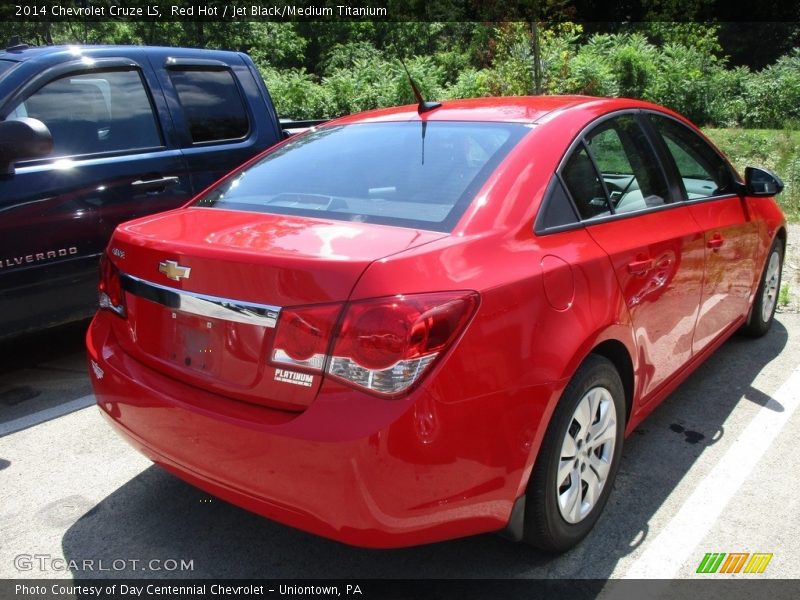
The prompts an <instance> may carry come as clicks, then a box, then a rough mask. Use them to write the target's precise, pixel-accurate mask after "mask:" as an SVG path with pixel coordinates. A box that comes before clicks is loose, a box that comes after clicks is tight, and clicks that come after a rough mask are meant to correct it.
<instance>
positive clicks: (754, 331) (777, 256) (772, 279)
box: [742, 238, 783, 337]
mask: <svg viewBox="0 0 800 600" xmlns="http://www.w3.org/2000/svg"><path fill="white" fill-rule="evenodd" d="M782 270H783V242H782V241H781V240H780V239H778V238H776V239H775V241H774V242H772V246H771V247H770V249H769V254H767V263H766V264H765V265H764V272H763V273H762V274H761V281H760V282H759V284H758V291H757V292H756V297H755V299H754V300H753V307H752V308H751V309H750V315H749V317H748V318H747V323H745V324H744V326H742V332H743V333H745V334H746V335H749V336H751V337H761V336H762V335H764V334H765V333H767V332H768V331H769V328H770V326H771V325H772V321H773V318H774V317H775V308H776V306H777V305H778V294H779V293H780V289H781V271H782Z"/></svg>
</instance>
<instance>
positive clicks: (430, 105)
mask: <svg viewBox="0 0 800 600" xmlns="http://www.w3.org/2000/svg"><path fill="white" fill-rule="evenodd" d="M397 58H398V60H399V61H400V64H401V65H403V69H405V72H406V75H407V76H408V82H409V83H410V84H411V90H412V91H413V92H414V98H416V99H417V112H418V113H419V114H422V113H424V112H428V111H429V110H433V109H434V108H439V107H440V106H441V105H442V103H441V102H431V101H428V100H425V98H423V97H422V94H421V93H420V91H419V88H418V87H417V84H416V83H415V82H414V80H413V79H411V73H409V72H408V67H406V63H404V62H403V59H402V58H400V57H399V56H398V57H397Z"/></svg>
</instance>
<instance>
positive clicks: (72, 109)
mask: <svg viewBox="0 0 800 600" xmlns="http://www.w3.org/2000/svg"><path fill="white" fill-rule="evenodd" d="M20 117H32V118H34V119H39V120H40V121H42V122H43V123H44V124H45V125H47V127H48V129H50V133H51V134H52V136H53V153H52V155H51V156H52V157H62V156H80V155H85V154H98V153H104V152H119V151H126V150H136V149H143V148H152V147H158V146H161V135H160V133H159V130H158V126H157V124H156V118H155V115H154V114H153V109H152V106H151V104H150V99H149V97H148V95H147V92H146V91H145V88H144V85H143V83H142V80H141V77H140V75H139V73H138V72H137V71H106V72H96V73H82V74H79V75H67V76H65V77H61V78H59V79H55V80H53V81H50V82H49V83H47V84H45V85H44V86H42V87H41V88H39V89H38V90H37V91H35V92H34V93H33V94H31V95H30V96H28V97H27V98H26V99H25V100H24V101H23V102H20V103H19V104H18V105H17V106H15V107H14V108H13V109H12V111H11V113H10V115H9V118H11V119H14V118H20Z"/></svg>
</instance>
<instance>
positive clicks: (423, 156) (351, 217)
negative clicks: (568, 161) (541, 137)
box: [197, 122, 530, 231]
mask: <svg viewBox="0 0 800 600" xmlns="http://www.w3.org/2000/svg"><path fill="white" fill-rule="evenodd" d="M529 131H530V129H529V128H527V127H526V126H524V125H520V124H516V123H514V124H506V123H468V122H427V123H426V122H422V123H419V122H400V123H362V124H353V125H344V126H333V127H323V128H320V129H319V130H317V131H309V132H307V133H304V134H301V135H298V136H296V137H294V138H292V139H291V140H289V141H288V142H287V143H286V144H284V145H283V146H281V147H279V148H277V149H276V150H274V151H273V152H270V153H269V154H267V155H266V156H264V157H263V158H262V159H261V160H260V161H258V162H257V163H255V164H253V165H251V166H249V167H248V168H247V169H246V170H244V171H242V172H240V173H238V174H237V175H236V176H235V177H234V178H232V179H229V180H227V181H224V182H223V183H222V184H220V185H219V186H217V187H215V188H213V189H212V190H211V191H209V192H208V193H207V194H205V195H204V196H202V197H201V198H199V199H198V200H197V205H198V206H206V207H220V208H234V209H238V210H248V211H256V212H266V213H273V214H297V215H310V216H315V217H323V218H328V219H335V220H341V221H358V222H367V223H385V224H391V225H400V226H409V227H423V228H425V229H430V230H434V231H449V230H451V229H452V227H453V226H454V225H455V223H456V221H457V219H458V218H459V217H460V216H461V214H463V212H464V210H465V209H466V207H467V206H468V205H469V203H470V202H472V199H473V198H474V196H475V194H476V193H477V192H478V190H479V189H480V186H481V185H482V184H483V182H485V181H486V179H487V178H488V177H489V175H490V174H491V173H492V171H493V170H494V169H495V168H496V167H497V165H498V164H499V163H500V161H501V160H502V159H503V157H505V156H506V154H507V153H508V152H509V150H510V149H511V148H512V147H513V146H514V145H515V144H516V143H517V142H518V141H519V140H520V139H521V138H522V136H524V135H525V134H526V133H527V132H529Z"/></svg>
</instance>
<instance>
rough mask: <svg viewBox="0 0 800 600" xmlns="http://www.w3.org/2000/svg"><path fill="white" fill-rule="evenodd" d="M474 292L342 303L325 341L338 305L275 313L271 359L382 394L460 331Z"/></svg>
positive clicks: (409, 380)
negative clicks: (335, 330) (337, 324)
mask: <svg viewBox="0 0 800 600" xmlns="http://www.w3.org/2000/svg"><path fill="white" fill-rule="evenodd" d="M477 305H478V295H477V294H476V293H475V292H438V293H432V294H413V295H406V296H392V297H389V298H375V299H371V300H364V301H359V302H353V303H350V304H348V305H347V308H346V310H345V313H344V316H343V317H342V320H341V323H340V325H339V327H338V331H337V333H336V335H335V339H334V342H333V346H332V349H331V350H330V354H328V345H329V343H330V339H331V334H332V333H333V330H334V326H335V323H336V319H337V316H338V313H339V310H340V308H341V305H338V304H337V305H320V306H316V307H301V308H293V309H284V310H282V311H281V315H280V320H279V323H278V330H277V333H276V337H275V345H274V350H273V352H272V362H273V363H275V364H280V365H292V366H295V367H299V368H303V369H308V370H311V371H317V372H322V371H323V370H325V371H326V372H327V373H328V374H329V375H332V376H334V377H336V378H338V379H341V380H343V381H345V382H347V383H349V384H351V385H354V386H357V387H360V388H364V389H367V390H370V391H372V392H376V393H379V394H382V395H389V396H391V395H395V394H399V393H401V392H404V391H406V390H407V389H408V388H410V387H411V386H412V385H413V384H414V383H416V382H417V381H419V379H420V378H421V377H422V375H423V374H424V373H425V372H426V371H427V370H428V368H429V367H430V366H431V364H432V363H433V362H434V361H435V360H436V358H437V357H439V356H441V355H442V354H443V353H444V352H445V351H446V350H447V348H448V347H449V346H450V345H451V344H452V343H453V342H454V341H455V340H456V338H457V337H458V335H459V334H460V333H461V331H463V329H464V327H465V326H466V324H467V322H468V321H469V319H470V317H471V316H472V314H473V313H474V312H475V308H476V307H477Z"/></svg>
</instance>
